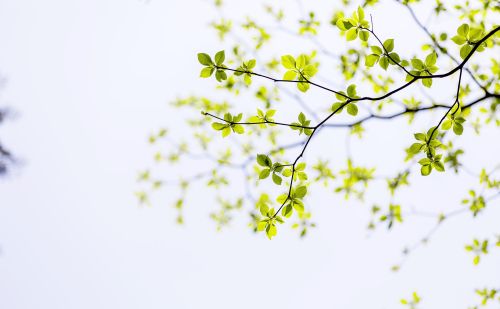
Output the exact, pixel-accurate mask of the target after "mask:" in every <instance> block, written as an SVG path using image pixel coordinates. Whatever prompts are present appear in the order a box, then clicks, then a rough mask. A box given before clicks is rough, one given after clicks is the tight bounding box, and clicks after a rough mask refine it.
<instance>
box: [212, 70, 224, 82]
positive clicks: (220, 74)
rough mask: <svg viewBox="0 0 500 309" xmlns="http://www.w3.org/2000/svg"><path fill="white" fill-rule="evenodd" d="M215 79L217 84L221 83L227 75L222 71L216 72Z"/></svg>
mask: <svg viewBox="0 0 500 309" xmlns="http://www.w3.org/2000/svg"><path fill="white" fill-rule="evenodd" d="M215 79H216V80H217V81H218V82H221V81H223V80H226V79H227V75H226V72H224V71H223V70H217V71H216V72H215Z"/></svg>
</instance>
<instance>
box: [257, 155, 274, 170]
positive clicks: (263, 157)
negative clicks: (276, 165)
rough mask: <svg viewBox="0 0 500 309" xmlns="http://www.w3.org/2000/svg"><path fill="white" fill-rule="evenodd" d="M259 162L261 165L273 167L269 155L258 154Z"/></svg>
mask: <svg viewBox="0 0 500 309" xmlns="http://www.w3.org/2000/svg"><path fill="white" fill-rule="evenodd" d="M257 163H258V164H259V165H260V166H267V167H271V165H272V164H273V163H272V161H271V159H269V157H268V156H266V155H264V154H258V155H257Z"/></svg>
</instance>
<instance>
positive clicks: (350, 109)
mask: <svg viewBox="0 0 500 309" xmlns="http://www.w3.org/2000/svg"><path fill="white" fill-rule="evenodd" d="M346 109H347V113H348V114H349V115H352V116H356V115H357V114H358V107H357V106H356V104H354V103H349V104H347V107H346Z"/></svg>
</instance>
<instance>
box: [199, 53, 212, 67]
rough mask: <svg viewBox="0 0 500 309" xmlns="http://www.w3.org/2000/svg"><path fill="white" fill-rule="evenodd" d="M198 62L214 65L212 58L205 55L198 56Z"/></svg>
mask: <svg viewBox="0 0 500 309" xmlns="http://www.w3.org/2000/svg"><path fill="white" fill-rule="evenodd" d="M198 61H199V62H200V63H201V64H203V65H207V66H209V65H213V62H212V58H210V56H209V55H207V54H205V53H199V54H198Z"/></svg>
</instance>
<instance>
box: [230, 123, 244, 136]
mask: <svg viewBox="0 0 500 309" xmlns="http://www.w3.org/2000/svg"><path fill="white" fill-rule="evenodd" d="M233 131H234V132H235V133H237V134H243V133H245V128H244V127H243V126H242V125H241V124H235V125H233Z"/></svg>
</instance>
